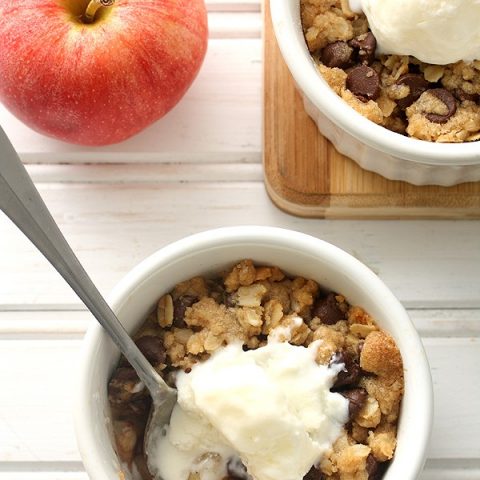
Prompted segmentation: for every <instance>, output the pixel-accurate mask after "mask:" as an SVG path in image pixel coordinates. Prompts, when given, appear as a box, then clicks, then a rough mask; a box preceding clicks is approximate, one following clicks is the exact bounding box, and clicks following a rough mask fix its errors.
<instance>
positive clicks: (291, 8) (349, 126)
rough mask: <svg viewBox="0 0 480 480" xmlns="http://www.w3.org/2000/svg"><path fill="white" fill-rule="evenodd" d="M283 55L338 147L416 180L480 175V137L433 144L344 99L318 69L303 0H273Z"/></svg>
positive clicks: (386, 172)
mask: <svg viewBox="0 0 480 480" xmlns="http://www.w3.org/2000/svg"><path fill="white" fill-rule="evenodd" d="M270 9H271V16H272V21H273V27H274V30H275V35H276V37H277V41H278V44H279V46H280V50H281V52H282V55H283V58H284V59H285V62H286V63H287V65H288V68H289V70H290V72H291V73H292V76H293V78H294V79H295V82H296V84H297V87H298V89H299V91H300V93H301V94H302V96H303V99H304V104H305V109H306V111H307V113H308V114H309V115H310V116H311V117H312V118H313V120H314V121H315V123H316V124H317V127H318V129H319V131H320V132H321V133H322V135H324V136H325V137H327V138H328V139H329V140H330V141H331V142H332V143H333V145H334V146H335V148H336V149H337V150H338V151H339V152H341V153H343V154H344V155H347V156H348V157H350V158H352V159H353V160H355V161H356V162H357V163H358V164H359V165H360V166H361V167H363V168H365V169H366V170H371V171H373V172H376V173H379V174H380V175H383V176H384V177H387V178H390V179H393V180H405V181H407V182H410V183H413V184H415V185H445V186H448V185H455V184H457V183H462V182H466V181H476V180H480V142H470V143H467V142H466V143H456V144H454V143H432V142H426V141H423V140H417V139H415V138H409V137H406V136H403V135H400V134H398V133H395V132H392V131H390V130H388V129H386V128H384V127H381V126H379V125H376V124H375V123H373V122H371V121H370V120H368V119H366V118H365V117H363V116H362V115H360V114H359V113H357V112H356V111H355V110H353V109H352V108H351V107H350V106H349V105H348V104H347V103H346V102H344V101H343V100H342V99H341V98H340V97H339V96H338V95H337V94H336V93H335V92H334V91H333V90H332V89H331V88H330V87H329V86H328V84H327V82H326V81H325V80H324V79H323V78H322V76H321V74H320V73H319V72H318V71H317V69H316V67H315V64H314V62H313V60H312V57H311V55H310V53H309V51H308V48H307V45H306V43H305V39H304V36H303V32H302V25H301V20H300V0H270Z"/></svg>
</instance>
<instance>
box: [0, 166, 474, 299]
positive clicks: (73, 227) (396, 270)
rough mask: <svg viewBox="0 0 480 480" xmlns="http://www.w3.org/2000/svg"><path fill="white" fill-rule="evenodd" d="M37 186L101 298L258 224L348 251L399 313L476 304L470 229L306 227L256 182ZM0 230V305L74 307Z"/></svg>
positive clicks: (435, 225)
mask: <svg viewBox="0 0 480 480" xmlns="http://www.w3.org/2000/svg"><path fill="white" fill-rule="evenodd" d="M111 168H112V169H114V168H115V167H114V166H112V167H111ZM39 189H40V191H41V193H42V195H43V197H44V199H45V201H46V203H47V205H48V206H49V208H50V209H51V211H52V213H53V215H54V217H55V219H56V220H57V221H58V223H59V224H60V226H61V228H62V230H63V232H64V233H65V235H66V237H67V239H68V240H69V241H70V242H71V244H72V247H73V249H74V250H75V251H76V252H77V253H78V256H79V258H80V260H81V261H82V262H84V264H85V266H86V268H87V271H88V272H89V273H90V274H91V276H92V278H93V279H94V281H96V282H97V283H98V285H99V287H100V289H101V290H102V292H104V293H105V294H106V293H108V291H109V290H110V289H111V288H112V287H113V286H114V284H115V283H116V282H117V281H118V280H120V278H121V277H122V276H123V275H124V274H125V273H126V272H127V271H128V270H129V269H131V268H132V267H133V266H134V265H135V264H136V263H138V262H139V261H140V260H142V259H143V258H145V257H146V256H148V255H149V254H151V253H153V252H154V251H155V250H157V249H158V248H160V247H161V246H162V245H165V244H166V243H168V242H171V241H173V240H176V239H178V238H181V237H183V236H185V235H188V234H190V233H193V232H197V231H200V230H206V229H208V228H214V227H220V226H224V225H234V224H240V225H242V224H251V223H257V224H265V225H276V226H282V227H286V228H292V229H297V230H301V231H303V232H305V233H309V234H312V235H314V236H316V237H319V238H322V239H324V240H326V241H329V242H331V243H333V244H335V245H337V246H339V247H341V248H343V249H345V250H347V251H348V252H350V253H351V254H352V255H354V256H356V257H357V258H359V259H360V260H361V261H363V262H364V263H366V264H367V265H368V266H369V267H370V268H372V270H373V271H375V272H376V273H377V274H378V275H379V276H380V277H381V278H382V279H383V280H384V281H385V282H386V284H387V285H388V286H389V287H390V288H391V289H392V290H393V292H394V293H395V294H396V295H397V296H398V297H399V298H400V300H401V301H402V302H404V304H405V305H406V306H408V307H423V308H425V307H431V308H441V307H442V308H443V307H444V308H447V307H449V308H452V307H457V308H467V307H468V308H478V307H480V275H479V272H480V248H479V245H480V241H479V238H480V223H479V222H471V221H458V222H444V221H430V222H420V221H402V222H395V221H385V222H378V221H334V220H331V221H321V222H320V221H318V220H305V219H300V218H296V217H293V216H290V215H287V214H285V213H283V212H281V211H279V210H278V209H277V208H275V207H274V206H273V205H272V204H271V202H270V200H269V199H268V198H267V195H266V193H265V191H264V187H263V184H261V183H259V182H243V183H228V184H227V183H216V182H215V183H209V182H194V183H158V184H143V185H142V184H133V185H131V184H128V183H127V184H107V185H104V184H101V183H100V184H73V185H68V186H63V185H62V184H39ZM0 229H1V231H2V235H1V237H0V251H1V252H2V255H1V257H0V271H2V272H3V275H2V277H1V278H0V305H4V306H8V305H10V306H12V305H14V306H15V305H18V306H21V305H29V304H34V305H56V304H60V305H70V304H76V303H78V301H77V299H76V298H75V296H74V295H73V293H72V292H71V291H70V290H69V287H67V286H66V285H65V284H64V282H63V281H61V279H60V277H59V276H58V274H57V273H56V272H54V271H53V269H52V268H51V267H50V265H49V264H48V263H47V261H46V260H44V259H43V257H41V255H40V254H39V253H38V252H37V251H36V250H35V249H34V248H33V247H32V246H31V244H30V243H29V242H28V241H27V240H26V239H25V238H24V237H23V236H22V234H20V233H19V232H18V230H17V229H16V228H15V227H14V226H13V225H12V224H11V223H10V221H9V220H8V219H7V218H6V217H4V216H0ZM27 273H28V275H27Z"/></svg>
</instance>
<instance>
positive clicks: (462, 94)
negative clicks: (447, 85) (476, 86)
mask: <svg viewBox="0 0 480 480" xmlns="http://www.w3.org/2000/svg"><path fill="white" fill-rule="evenodd" d="M453 95H455V97H456V98H457V99H458V100H460V101H461V102H467V101H468V102H478V99H479V97H480V95H478V93H467V92H466V91H465V90H463V89H461V88H456V89H455V90H453Z"/></svg>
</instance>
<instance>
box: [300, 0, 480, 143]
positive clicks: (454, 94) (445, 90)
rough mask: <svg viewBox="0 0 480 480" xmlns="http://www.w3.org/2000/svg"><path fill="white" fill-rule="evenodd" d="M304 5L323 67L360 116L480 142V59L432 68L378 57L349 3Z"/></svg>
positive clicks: (430, 136)
mask: <svg viewBox="0 0 480 480" xmlns="http://www.w3.org/2000/svg"><path fill="white" fill-rule="evenodd" d="M300 8H301V18H302V25H303V31H304V35H305V40H306V42H307V46H308V49H309V51H310V52H311V54H312V57H313V59H314V61H315V63H316V65H317V68H318V71H319V72H320V73H321V75H322V76H323V78H324V79H325V80H326V82H327V83H328V84H329V85H330V87H331V88H332V89H333V90H334V91H335V92H336V93H337V95H339V96H340V97H341V98H343V100H345V101H346V102H347V103H348V104H349V105H350V106H351V107H352V108H354V109H355V110H356V111H357V112H358V113H360V114H361V115H363V116H365V117H366V118H368V119H369V120H371V121H372V122H375V123H377V124H378V125H382V126H384V127H386V128H388V129H390V130H392V131H394V132H397V133H400V134H403V135H407V136H410V137H414V138H418V139H420V140H427V141H431V142H452V143H458V142H470V141H476V140H479V139H480V104H479V98H480V60H474V61H469V62H466V61H459V62H456V63H453V64H447V65H433V64H428V63H424V62H421V61H419V60H418V59H416V58H415V57H412V56H407V55H378V56H376V55H375V52H376V47H377V42H376V39H375V37H374V35H373V33H372V32H371V31H370V28H369V24H368V21H367V18H366V17H365V15H364V14H363V13H356V12H353V11H352V10H351V9H350V6H349V2H348V0H301V3H300ZM451 41H452V42H453V41H454V40H453V39H452V40H451Z"/></svg>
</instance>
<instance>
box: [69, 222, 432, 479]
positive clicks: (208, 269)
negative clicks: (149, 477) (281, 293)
mask: <svg viewBox="0 0 480 480" xmlns="http://www.w3.org/2000/svg"><path fill="white" fill-rule="evenodd" d="M243 258H251V259H253V260H254V261H256V262H258V263H265V264H272V265H278V266H280V267H281V268H282V269H284V270H285V271H286V272H288V273H290V274H299V275H303V276H306V277H310V278H313V279H315V280H316V281H317V282H318V283H320V285H322V286H324V287H325V288H328V289H331V290H334V291H336V292H341V293H342V294H343V295H345V296H346V298H347V300H348V301H349V302H351V303H352V304H355V305H360V306H362V307H363V308H365V309H366V311H368V312H369V313H370V314H371V315H373V317H374V318H375V319H376V321H377V322H378V324H379V326H380V327H382V328H384V329H385V330H386V331H388V332H389V333H390V334H391V335H392V336H393V337H394V338H395V340H396V342H397V345H398V346H399V348H400V351H401V353H402V356H403V362H404V367H405V396H404V399H403V403H402V411H401V417H400V422H399V429H398V446H397V451H396V454H395V457H394V460H393V462H392V464H391V466H390V467H389V469H388V473H387V474H386V475H385V477H384V478H385V480H394V479H395V480H405V479H408V480H414V479H415V478H417V476H418V475H419V473H420V471H421V470H422V467H423V464H424V460H425V452H426V448H427V443H428V440H429V436H430V430H431V424H432V414H433V394H432V380H431V376H430V370H429V366H428V362H427V358H426V356H425V351H424V349H423V346H422V343H421V341H420V338H419V336H418V334H417V332H416V330H415V329H414V327H413V325H412V323H411V322H410V320H409V318H408V316H407V314H406V312H405V310H404V309H403V307H402V305H401V304H400V303H399V302H398V300H397V299H396V298H395V297H394V295H393V294H392V293H391V292H390V290H389V289H388V288H387V287H386V286H385V284H384V283H383V282H382V281H381V280H380V279H379V278H378V277H377V276H376V275H375V274H374V273H373V272H372V271H371V270H369V269H368V268H367V267H366V266H365V265H363V264H362V263H361V262H359V261H358V260H357V259H355V258H354V257H352V256H351V255H349V254H348V253H346V252H344V251H343V250H340V249H339V248H337V247H335V246H333V245H331V244H329V243H326V242H324V241H322V240H319V239H317V238H314V237H311V236H308V235H304V234H302V233H298V232H293V231H289V230H283V229H278V228H271V227H254V226H248V227H246V226H243V227H230V228H222V229H217V230H210V231H207V232H203V233H200V234H197V235H193V236H190V237H187V238H185V239H183V240H180V241H178V242H175V243H173V244H171V245H168V246H166V247H164V248H162V249H161V250H159V251H157V252H156V253H155V254H153V255H152V256H150V257H149V258H147V259H146V260H144V261H143V262H142V263H141V264H139V265H138V266H137V267H135V268H134V269H133V270H132V271H131V272H130V273H128V274H127V275H126V276H125V277H124V279H123V280H122V281H121V282H120V283H119V284H118V285H117V287H116V288H115V289H114V291H113V292H112V295H111V296H110V304H111V306H112V308H113V309H114V311H115V312H116V313H117V315H118V318H119V319H120V321H121V322H122V323H123V324H124V326H125V328H126V329H127V330H128V331H129V332H133V331H134V330H135V329H136V328H138V327H139V326H140V324H141V323H142V321H143V320H144V318H145V316H146V314H147V313H148V312H149V311H150V310H151V309H152V308H153V307H154V305H155V303H156V301H157V299H158V298H159V297H160V296H161V295H163V294H164V293H166V292H167V291H169V290H170V289H171V288H172V287H173V286H174V285H175V284H176V283H178V282H179V281H181V280H185V279H188V278H191V277H193V276H195V275H199V274H209V273H212V272H218V271H221V270H223V269H225V268H226V267H229V266H232V265H233V264H234V263H235V262H236V261H238V260H240V259H243ZM118 359H119V352H118V350H117V348H116V347H115V346H114V344H113V342H112V341H111V340H110V339H109V337H108V336H107V334H106V333H105V332H104V331H103V329H102V328H101V327H100V326H99V325H97V324H94V325H92V326H91V327H90V329H89V331H88V333H87V336H86V338H85V343H84V351H83V358H82V362H81V372H80V383H79V391H78V393H77V397H76V405H75V426H76V433H77V441H78V446H79V450H80V454H81V456H82V459H83V462H84V465H85V468H86V470H87V472H88V474H89V476H90V478H91V479H92V480H114V479H120V478H123V477H121V475H120V472H121V471H122V467H121V466H120V464H119V461H118V459H117V456H116V455H115V452H114V449H113V447H112V443H111V436H110V433H109V431H110V413H109V407H108V401H107V383H108V379H109V377H110V375H111V373H112V371H113V369H114V367H115V365H116V363H117V362H118ZM123 473H125V474H127V475H126V478H128V473H127V472H123Z"/></svg>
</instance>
